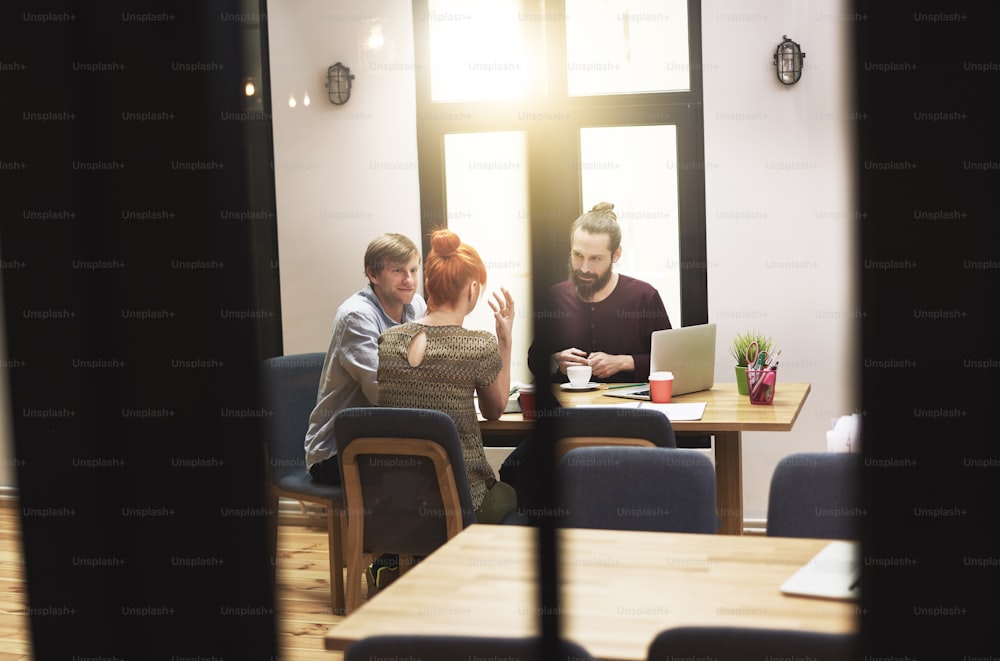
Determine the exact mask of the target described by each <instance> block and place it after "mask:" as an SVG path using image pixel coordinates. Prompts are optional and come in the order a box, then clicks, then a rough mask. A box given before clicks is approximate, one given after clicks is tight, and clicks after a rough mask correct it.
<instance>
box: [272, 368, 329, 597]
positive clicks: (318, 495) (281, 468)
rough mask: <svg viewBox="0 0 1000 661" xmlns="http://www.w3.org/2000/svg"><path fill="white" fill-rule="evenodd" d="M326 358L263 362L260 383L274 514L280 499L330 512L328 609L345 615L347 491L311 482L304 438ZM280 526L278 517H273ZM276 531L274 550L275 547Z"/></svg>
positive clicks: (274, 533) (327, 514) (327, 524)
mask: <svg viewBox="0 0 1000 661" xmlns="http://www.w3.org/2000/svg"><path fill="white" fill-rule="evenodd" d="M325 358H326V354H324V353H318V352H317V353H304V354H294V355H289V356H277V357H275V358H269V359H268V360H266V361H264V365H263V367H262V382H263V386H264V396H265V401H266V402H267V404H268V407H269V408H270V410H271V411H272V412H273V415H272V416H271V417H270V418H269V431H268V434H267V452H268V463H269V465H270V471H271V492H272V497H271V499H272V509H273V510H274V511H275V512H277V511H278V498H280V497H284V498H292V499H295V500H300V501H305V502H312V503H318V504H320V505H322V506H323V507H324V508H325V509H326V527H327V539H328V544H329V549H330V607H331V609H332V610H333V612H334V613H339V612H342V611H343V610H344V550H343V549H344V544H343V534H342V530H343V528H342V523H341V517H342V513H343V510H344V490H343V489H342V488H341V487H339V486H335V485H329V484H319V483H317V482H313V479H312V476H311V475H309V473H308V472H307V471H306V465H305V445H304V444H305V437H306V431H307V429H308V427H309V414H310V413H312V410H313V407H315V405H316V392H317V389H318V388H319V380H320V374H321V372H322V369H323V360H324V359H325ZM275 520H276V521H277V517H275ZM276 542H277V526H275V530H274V532H273V539H272V544H273V545H274V546H275V547H276Z"/></svg>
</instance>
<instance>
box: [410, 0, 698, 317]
mask: <svg viewBox="0 0 1000 661" xmlns="http://www.w3.org/2000/svg"><path fill="white" fill-rule="evenodd" d="M522 11H524V12H534V13H543V14H545V15H549V16H565V2H564V1H563V0H545V1H544V3H543V1H542V0H523V2H522ZM413 13H414V18H415V19H416V20H414V49H415V63H416V66H415V72H416V86H417V89H416V100H417V118H416V119H417V153H418V156H417V158H418V176H419V187H420V217H421V235H422V237H423V239H422V241H423V250H424V253H425V254H426V253H427V252H428V251H429V248H430V246H429V235H430V232H431V231H432V230H434V229H437V228H440V227H447V219H448V210H447V208H446V194H445V186H446V182H445V168H444V136H445V135H446V134H449V133H461V132H493V131H524V132H525V133H526V134H527V138H526V140H527V145H528V168H529V171H528V204H529V208H528V210H527V212H528V213H529V214H530V215H529V217H530V218H531V245H532V251H533V255H532V265H533V268H532V277H533V280H534V281H535V283H536V284H535V285H534V287H535V291H536V292H537V291H539V287H540V286H544V287H548V286H549V285H551V284H553V283H555V282H559V281H561V280H563V279H565V277H566V261H567V258H568V254H569V227H570V225H571V223H572V221H573V220H574V219H575V218H577V217H578V216H579V215H580V214H581V213H583V205H584V202H583V201H582V200H581V190H580V187H581V182H580V173H579V169H577V170H576V171H575V172H574V170H573V169H572V168H571V167H567V158H570V159H575V160H576V161H577V163H578V162H579V159H580V144H579V134H580V129H581V128H587V127H608V126H652V125H660V124H673V125H675V126H676V127H677V163H678V171H677V187H678V233H679V236H678V245H679V256H680V266H679V268H680V297H681V310H680V311H679V312H680V318H681V319H683V323H684V325H693V324H701V323H707V322H708V274H707V263H708V259H707V250H706V218H705V156H704V154H705V148H704V143H705V141H704V118H703V94H702V57H701V2H700V0H687V16H688V61H689V66H690V89H689V90H686V91H680V92H643V93H636V94H614V95H600V96H569V95H568V94H567V93H566V87H567V85H566V65H565V63H566V60H565V57H566V33H565V26H564V23H562V22H559V21H546V22H545V43H546V45H547V55H548V57H549V58H550V63H551V66H550V67H549V70H548V72H547V73H548V80H549V94H547V95H544V96H543V95H539V96H534V97H529V98H524V99H515V100H511V101H483V102H435V101H432V99H431V78H430V67H429V62H430V35H429V32H430V28H429V21H428V20H421V19H420V17H427V16H429V11H428V0H414V2H413ZM556 58H561V59H556ZM553 90H556V91H553ZM525 117H552V118H556V119H551V120H549V119H546V120H544V121H525V119H524V118H525Z"/></svg>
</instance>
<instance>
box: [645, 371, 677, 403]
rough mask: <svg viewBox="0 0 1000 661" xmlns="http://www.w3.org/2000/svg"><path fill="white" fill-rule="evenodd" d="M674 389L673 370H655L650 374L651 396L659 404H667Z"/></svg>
mask: <svg viewBox="0 0 1000 661" xmlns="http://www.w3.org/2000/svg"><path fill="white" fill-rule="evenodd" d="M673 391H674V375H673V373H672V372H653V373H652V374H650V375H649V398H650V399H652V400H653V401H654V402H656V403H657V404H666V403H668V402H669V401H670V396H671V395H672V394H673Z"/></svg>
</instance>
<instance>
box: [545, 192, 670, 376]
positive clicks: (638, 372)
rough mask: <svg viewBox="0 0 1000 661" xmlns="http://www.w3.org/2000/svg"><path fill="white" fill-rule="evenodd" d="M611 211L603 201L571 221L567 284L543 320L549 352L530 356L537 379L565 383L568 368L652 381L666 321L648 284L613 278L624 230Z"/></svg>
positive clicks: (559, 288) (619, 276) (557, 290)
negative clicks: (655, 344) (654, 349)
mask: <svg viewBox="0 0 1000 661" xmlns="http://www.w3.org/2000/svg"><path fill="white" fill-rule="evenodd" d="M614 206H615V205H613V204H611V203H610V202H600V203H598V204H596V205H594V208H593V209H591V210H590V211H588V212H587V213H585V214H583V215H582V216H580V217H579V218H577V219H576V221H575V222H574V223H573V227H572V229H571V230H570V243H571V247H570V255H569V278H568V279H567V280H564V281H563V282H560V283H558V284H556V285H554V286H553V287H552V290H551V295H552V300H551V303H550V305H551V307H552V311H551V312H552V313H551V314H546V315H542V318H541V319H540V323H545V324H547V326H546V328H545V330H544V331H543V333H544V334H540V335H539V336H540V337H545V338H546V339H547V340H548V342H550V345H549V349H550V350H551V353H549V352H548V351H547V350H546V349H543V348H541V347H539V346H537V345H532V347H531V349H529V352H528V364H529V365H530V366H531V369H532V372H534V373H535V374H544V373H545V372H546V371H549V370H552V371H557V372H558V374H559V377H558V379H557V380H561V381H565V380H566V368H567V367H569V366H570V365H590V367H591V368H592V370H593V380H594V381H597V382H619V383H630V382H635V383H641V382H645V381H647V380H648V379H649V354H650V346H651V341H652V340H651V336H652V334H653V331H656V330H661V329H665V328H670V318H669V317H668V316H667V311H666V308H664V306H663V300H662V299H661V298H660V294H659V292H658V291H656V289H655V288H654V287H653V286H652V285H650V284H649V283H646V282H643V281H642V280H637V279H636V278H632V277H629V276H627V275H623V274H621V273H617V272H615V270H614V264H615V263H616V262H617V261H618V259H619V258H620V257H621V254H622V248H621V241H622V231H621V227H620V226H619V225H618V217H617V216H616V215H615V212H614V211H613V209H614Z"/></svg>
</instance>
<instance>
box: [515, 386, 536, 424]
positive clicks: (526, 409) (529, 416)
mask: <svg viewBox="0 0 1000 661" xmlns="http://www.w3.org/2000/svg"><path fill="white" fill-rule="evenodd" d="M517 396H518V400H519V401H520V402H521V415H522V416H523V417H524V419H525V420H534V419H535V418H537V417H538V408H537V407H536V405H535V386H533V385H531V384H526V385H523V386H521V387H520V388H519V389H518V391H517Z"/></svg>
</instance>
